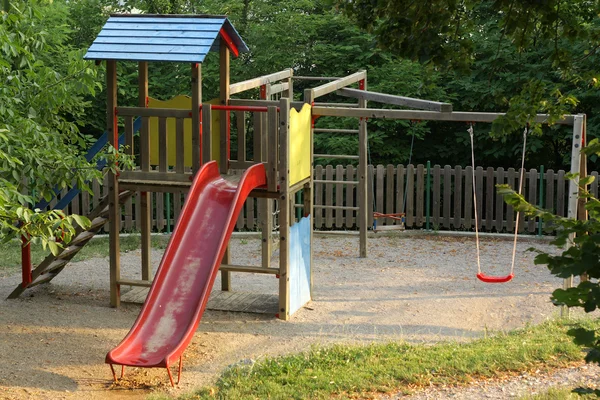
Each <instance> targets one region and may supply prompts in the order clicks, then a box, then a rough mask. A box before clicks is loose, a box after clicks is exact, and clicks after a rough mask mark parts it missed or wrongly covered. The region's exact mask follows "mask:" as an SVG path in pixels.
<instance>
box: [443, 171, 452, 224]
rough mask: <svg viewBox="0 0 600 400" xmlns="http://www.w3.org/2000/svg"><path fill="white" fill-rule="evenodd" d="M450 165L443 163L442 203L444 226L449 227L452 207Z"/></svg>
mask: <svg viewBox="0 0 600 400" xmlns="http://www.w3.org/2000/svg"><path fill="white" fill-rule="evenodd" d="M451 196H452V167H450V166H449V165H444V198H443V199H442V205H443V210H444V228H447V229H450V213H451V209H452V199H451Z"/></svg>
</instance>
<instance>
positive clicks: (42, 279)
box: [27, 273, 56, 289]
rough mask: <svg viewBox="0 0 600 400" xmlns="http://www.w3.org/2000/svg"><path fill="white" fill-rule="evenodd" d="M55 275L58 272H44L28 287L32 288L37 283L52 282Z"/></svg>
mask: <svg viewBox="0 0 600 400" xmlns="http://www.w3.org/2000/svg"><path fill="white" fill-rule="evenodd" d="M55 276H56V274H53V273H47V274H42V275H40V276H38V277H37V278H36V279H35V280H34V281H33V282H31V283H30V284H29V285H28V286H27V289H29V288H32V287H34V286H37V285H41V284H42V283H46V282H50V281H51V280H52V279H54V277H55Z"/></svg>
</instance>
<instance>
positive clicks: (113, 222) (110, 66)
mask: <svg viewBox="0 0 600 400" xmlns="http://www.w3.org/2000/svg"><path fill="white" fill-rule="evenodd" d="M116 107H117V62H116V61H114V60H107V61H106V116H107V118H106V119H107V121H106V127H107V129H106V130H107V132H108V138H109V143H110V144H111V145H112V146H113V147H114V148H117V149H118V147H119V132H117V131H116V130H115V129H116V126H117V121H116V119H117V116H116V114H115V108H116ZM108 196H109V197H108V207H109V214H108V218H109V221H110V229H109V237H110V239H109V240H110V244H109V255H110V305H111V307H119V306H120V305H121V295H120V287H119V283H118V282H119V279H120V278H121V259H120V249H119V230H120V219H121V213H120V209H119V208H120V207H119V181H118V180H117V175H116V174H115V173H113V172H109V173H108Z"/></svg>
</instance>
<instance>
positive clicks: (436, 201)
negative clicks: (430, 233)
mask: <svg viewBox="0 0 600 400" xmlns="http://www.w3.org/2000/svg"><path fill="white" fill-rule="evenodd" d="M440 175H441V170H440V166H439V165H437V164H436V165H434V166H433V199H432V202H431V204H432V207H433V210H432V212H431V215H432V216H433V219H432V220H433V229H435V230H437V229H438V228H439V227H440V224H441V220H440V193H441V192H440Z"/></svg>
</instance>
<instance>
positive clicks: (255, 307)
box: [121, 287, 279, 316]
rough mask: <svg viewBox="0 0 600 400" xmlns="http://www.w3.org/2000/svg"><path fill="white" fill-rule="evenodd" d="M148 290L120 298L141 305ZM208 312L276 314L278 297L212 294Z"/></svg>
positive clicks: (233, 293) (227, 293)
mask: <svg viewBox="0 0 600 400" xmlns="http://www.w3.org/2000/svg"><path fill="white" fill-rule="evenodd" d="M147 295H148V288H144V287H136V288H133V289H132V290H130V291H128V292H127V293H124V294H123V295H122V296H121V301H122V302H123V303H136V304H143V303H144V302H145V301H146V296H147ZM206 308H207V309H209V310H216V311H234V312H247V313H254V314H271V315H273V316H274V315H275V314H277V311H278V308H279V297H278V296H277V295H275V294H260V293H248V292H214V293H212V294H211V296H210V299H209V300H208V304H207V306H206Z"/></svg>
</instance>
